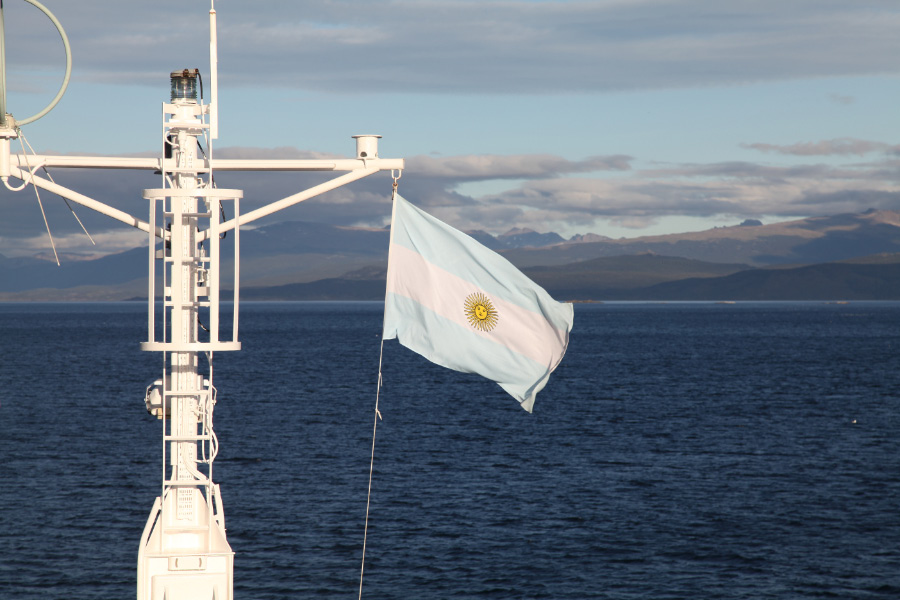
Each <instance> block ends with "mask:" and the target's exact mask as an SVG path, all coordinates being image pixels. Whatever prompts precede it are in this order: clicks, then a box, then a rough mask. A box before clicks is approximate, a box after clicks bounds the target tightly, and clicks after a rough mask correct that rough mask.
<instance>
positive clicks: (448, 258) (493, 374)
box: [383, 196, 573, 412]
mask: <svg viewBox="0 0 900 600" xmlns="http://www.w3.org/2000/svg"><path fill="white" fill-rule="evenodd" d="M384 319H385V320H384V332H383V338H384V339H392V338H395V337H396V338H398V339H399V341H400V343H401V344H403V345H404V346H406V347H407V348H409V349H411V350H413V351H415V352H418V353H419V354H421V355H423V356H425V357H426V358H428V359H429V360H431V361H432V362H435V363H437V364H440V365H443V366H445V367H449V368H451V369H455V370H458V371H464V372H468V373H478V374H480V375H482V376H484V377H487V378H488V379H491V380H493V381H496V382H497V383H498V384H499V385H500V386H501V387H502V388H503V389H504V390H506V391H507V392H508V393H509V394H511V395H512V396H513V397H515V398H516V399H517V400H518V401H519V402H520V403H521V405H522V407H523V408H525V409H526V410H528V411H529V412H530V411H531V409H532V407H533V404H534V398H535V396H536V395H537V393H538V392H539V391H540V390H541V389H543V387H544V386H545V385H546V383H547V379H548V378H549V376H550V373H551V372H552V371H553V370H554V369H555V368H556V366H557V365H558V364H559V361H560V360H561V359H562V357H563V355H564V354H565V351H566V346H567V345H568V340H569V331H570V330H571V328H572V322H573V310H572V306H571V305H570V304H564V303H560V302H557V301H555V300H553V298H551V297H550V295H549V294H547V293H546V292H545V291H544V290H543V289H542V288H541V287H540V286H538V285H537V284H535V283H534V282H533V281H531V280H530V279H528V278H527V277H526V276H525V275H523V274H522V273H521V272H520V271H519V270H518V269H516V268H515V267H514V266H513V265H512V264H511V263H510V262H509V261H507V260H506V259H505V258H503V257H501V256H500V255H498V254H496V253H495V252H493V251H491V250H490V249H488V248H486V247H484V246H482V245H481V244H479V243H478V242H476V241H475V240H473V239H472V238H470V237H469V236H467V235H465V234H463V233H462V232H460V231H457V230H456V229H453V228H452V227H450V226H449V225H446V224H445V223H443V222H441V221H439V220H438V219H435V218H434V217H432V216H431V215H429V214H427V213H425V212H423V211H421V210H419V209H418V208H416V207H414V206H413V205H411V204H410V203H409V202H407V201H406V200H404V199H403V198H401V197H400V196H396V197H395V200H394V216H393V219H392V225H391V247H390V257H389V260H388V280H387V293H386V296H385V316H384Z"/></svg>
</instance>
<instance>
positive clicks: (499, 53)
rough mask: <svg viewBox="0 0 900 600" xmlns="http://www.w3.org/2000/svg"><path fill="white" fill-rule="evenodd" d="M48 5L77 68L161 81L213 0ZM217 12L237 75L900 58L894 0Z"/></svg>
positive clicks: (641, 82) (786, 68) (519, 88)
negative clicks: (71, 49) (66, 37)
mask: <svg viewBox="0 0 900 600" xmlns="http://www.w3.org/2000/svg"><path fill="white" fill-rule="evenodd" d="M48 4H49V5H50V8H51V9H52V10H53V11H54V12H55V13H56V14H57V16H58V17H59V19H60V20H61V21H62V23H63V24H64V26H65V27H66V29H67V32H68V35H69V37H70V38H71V40H72V44H73V47H74V48H76V49H77V56H76V59H77V60H76V70H75V77H76V78H80V79H81V80H88V81H93V82H103V83H111V84H120V83H128V84H134V83H152V82H156V81H158V80H159V78H160V74H161V73H168V72H169V71H170V70H172V69H173V68H181V67H183V66H188V65H182V61H183V58H182V57H184V56H191V57H198V56H199V57H203V56H205V52H206V40H207V39H208V38H207V35H208V33H207V31H206V27H205V24H206V12H207V11H208V8H209V5H208V3H207V2H203V1H197V2H192V3H185V2H183V1H181V0H155V1H154V2H122V1H121V0H94V1H92V2H91V3H89V4H88V5H86V4H85V3H81V2H49V1H48ZM217 11H218V14H219V49H220V63H221V64H220V68H221V69H222V71H221V77H222V81H223V85H224V84H227V85H229V86H236V85H250V84H263V85H265V86H271V85H276V86H282V87H287V88H296V89H302V90H308V91H318V92H342V93H346V92H355V93H372V92H415V93H423V92H424V93H456V94H460V93H462V94H473V93H474V94H482V93H500V94H504V93H527V94H545V93H573V92H574V93H581V92H606V91H614V90H644V89H663V88H685V87H696V86H707V85H729V84H740V83H750V82H759V81H779V80H786V79H796V78H813V77H827V76H842V75H854V76H858V75H867V74H869V75H874V74H885V73H897V72H898V71H900V37H898V36H897V35H896V32H897V31H898V30H900V4H898V3H894V2H883V1H880V0H854V1H853V2H846V1H838V0H792V1H791V2H784V1H783V0H729V1H728V2H715V3H711V2H709V1H708V0H680V1H677V2H673V1H671V0H632V1H629V2H618V1H612V0H592V1H582V2H577V1H572V2H565V1H563V2H559V1H543V2H541V1H537V2H535V1H524V0H504V1H470V0H432V1H428V2H421V1H415V0H406V1H402V0H394V1H391V0H344V1H340V2H287V1H284V0H255V1H254V2H223V1H220V2H219V3H218V4H217ZM7 13H8V14H7V18H6V21H7V23H8V24H12V25H13V27H10V38H9V40H8V41H7V48H8V50H9V52H10V56H11V62H10V64H11V65H13V68H18V69H20V70H25V71H31V72H34V71H36V70H37V71H39V70H43V69H46V68H48V66H52V65H58V64H59V61H60V55H61V49H60V48H59V47H57V46H56V45H55V44H54V43H53V41H52V40H54V39H55V34H54V33H53V30H52V27H51V26H50V25H49V23H48V22H47V20H46V19H45V18H43V15H40V14H39V13H38V12H37V11H36V10H35V9H34V8H32V7H29V6H28V5H26V4H24V3H22V6H18V3H16V4H15V5H11V6H9V7H8V9H7ZM57 41H58V40H57ZM190 66H200V67H201V68H202V70H204V71H205V65H190ZM14 79H15V78H14ZM23 85H24V82H23ZM833 100H834V101H835V102H839V103H847V102H852V98H850V97H847V96H840V95H835V96H834V98H833Z"/></svg>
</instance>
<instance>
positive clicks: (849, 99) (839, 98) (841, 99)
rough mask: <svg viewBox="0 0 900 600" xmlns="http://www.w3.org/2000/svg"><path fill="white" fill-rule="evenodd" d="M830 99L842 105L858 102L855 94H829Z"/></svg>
mask: <svg viewBox="0 0 900 600" xmlns="http://www.w3.org/2000/svg"><path fill="white" fill-rule="evenodd" d="M828 99H829V100H831V101H832V102H834V103H835V104H840V105H842V106H849V105H851V104H853V103H854V102H856V98H854V97H853V96H844V95H841V94H829V95H828Z"/></svg>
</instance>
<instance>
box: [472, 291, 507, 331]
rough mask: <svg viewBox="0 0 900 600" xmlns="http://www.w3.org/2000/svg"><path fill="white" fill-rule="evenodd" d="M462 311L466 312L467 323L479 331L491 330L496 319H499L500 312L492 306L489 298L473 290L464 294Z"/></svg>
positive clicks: (495, 323)
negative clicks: (466, 294) (471, 292)
mask: <svg viewBox="0 0 900 600" xmlns="http://www.w3.org/2000/svg"><path fill="white" fill-rule="evenodd" d="M463 311H464V312H465V314H466V319H467V320H468V321H469V325H471V326H472V327H474V328H475V329H477V330H479V331H490V330H492V329H493V328H494V327H496V326H497V321H499V319H500V314H499V313H498V312H497V309H495V308H494V305H493V304H492V303H491V300H490V298H488V297H487V296H485V295H484V294H482V293H481V292H475V293H474V294H469V295H468V296H466V301H465V303H464V304H463Z"/></svg>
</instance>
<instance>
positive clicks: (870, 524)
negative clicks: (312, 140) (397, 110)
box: [0, 303, 900, 600]
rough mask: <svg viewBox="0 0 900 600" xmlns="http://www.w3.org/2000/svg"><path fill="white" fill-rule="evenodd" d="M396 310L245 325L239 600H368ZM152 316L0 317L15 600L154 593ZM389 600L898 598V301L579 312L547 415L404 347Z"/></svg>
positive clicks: (380, 580)
mask: <svg viewBox="0 0 900 600" xmlns="http://www.w3.org/2000/svg"><path fill="white" fill-rule="evenodd" d="M380 325H381V304H379V303H283V304H244V305H242V311H241V329H240V330H241V341H242V342H243V345H244V350H242V351H241V352H235V353H224V352H223V353H218V354H217V355H216V357H215V384H216V386H217V387H218V390H219V402H218V405H217V408H216V414H215V418H216V423H215V424H216V431H217V433H218V437H219V441H220V452H219V458H218V460H217V461H216V463H215V470H214V475H215V479H216V480H217V481H218V482H219V483H220V484H221V488H222V494H223V499H224V505H225V517H226V525H227V528H228V540H229V542H230V543H231V546H232V548H233V549H234V551H235V552H236V555H235V560H234V565H235V566H234V586H235V597H236V598H237V599H238V600H245V599H246V600H251V599H253V600H257V599H260V600H265V599H272V600H281V599H295V598H296V599H299V598H326V599H330V598H345V599H349V598H356V597H357V593H358V586H359V571H360V559H361V555H362V542H363V523H364V516H365V508H366V489H367V479H368V471H369V454H370V449H371V440H372V423H373V415H374V405H375V389H376V378H377V368H378V351H379V332H380ZM145 336H146V314H145V306H144V305H143V304H142V303H133V304H129V303H121V304H0V598H2V599H4V600H6V599H9V600H26V599H32V598H33V599H40V600H48V599H57V598H59V599H67V600H71V599H86V600H93V599H122V598H133V597H134V595H135V568H136V559H137V551H138V541H139V539H140V536H141V531H142V528H143V526H144V522H145V521H146V519H147V516H148V514H149V511H150V508H151V505H152V504H153V500H154V498H155V497H156V496H157V495H158V492H159V482H160V477H161V464H160V463H161V441H160V436H161V426H160V425H159V423H158V422H157V421H156V420H155V419H153V418H152V417H151V416H150V415H148V414H147V412H146V411H145V409H144V406H143V391H144V387H145V385H146V384H147V383H148V382H149V381H150V380H152V379H153V378H155V377H156V376H157V375H158V373H159V372H160V370H161V366H162V359H161V356H160V355H159V354H157V353H147V352H141V351H140V349H139V346H138V343H139V342H140V341H142V340H143V339H144V337H145ZM383 373H384V387H383V389H382V393H381V399H380V410H381V414H382V415H383V421H381V422H380V423H379V426H378V433H377V440H376V450H375V479H374V486H373V491H372V510H371V521H370V526H369V538H368V549H367V558H366V570H365V578H364V583H363V597H364V598H378V599H393V598H398V599H399V598H404V599H408V598H438V599H440V598H483V599H506V598H515V599H521V598H548V599H558V600H563V599H573V600H574V599H578V600H582V599H587V598H609V599H638V598H639V599H680V598H690V599H716V598H753V599H764V598H778V599H797V598H842V599H850V598H891V599H895V598H900V304H898V303H851V304H825V303H738V304H733V305H724V304H712V303H709V304H704V303H684V304H679V303H673V304H640V303H620V304H617V303H613V304H595V305H577V306H576V309H575V329H574V331H573V333H572V337H571V343H570V346H569V351H568V354H567V356H566V357H565V359H564V360H563V362H562V364H561V366H560V367H559V369H558V370H557V371H556V372H555V373H554V375H553V376H552V377H551V379H550V382H549V385H548V386H547V388H546V389H545V390H544V391H543V392H541V393H540V394H539V395H538V398H537V402H536V404H535V410H534V414H532V415H529V414H527V413H526V412H525V411H523V410H522V409H520V408H519V406H518V404H517V403H516V402H515V401H514V400H513V399H512V398H510V397H508V396H507V395H506V394H505V393H504V392H503V391H502V390H500V388H498V387H497V386H496V385H495V384H493V383H491V382H489V381H486V380H483V379H480V378H478V377H477V376H473V375H465V374H460V373H455V372H452V371H448V370H445V369H442V368H440V367H437V366H434V365H431V364H430V363H428V362H426V361H425V360H424V359H422V358H420V357H419V356H417V355H415V354H413V353H412V352H410V351H408V350H406V349H405V348H403V347H401V346H399V345H398V344H397V343H396V342H395V341H392V342H388V343H386V344H385V351H384V368H383Z"/></svg>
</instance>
